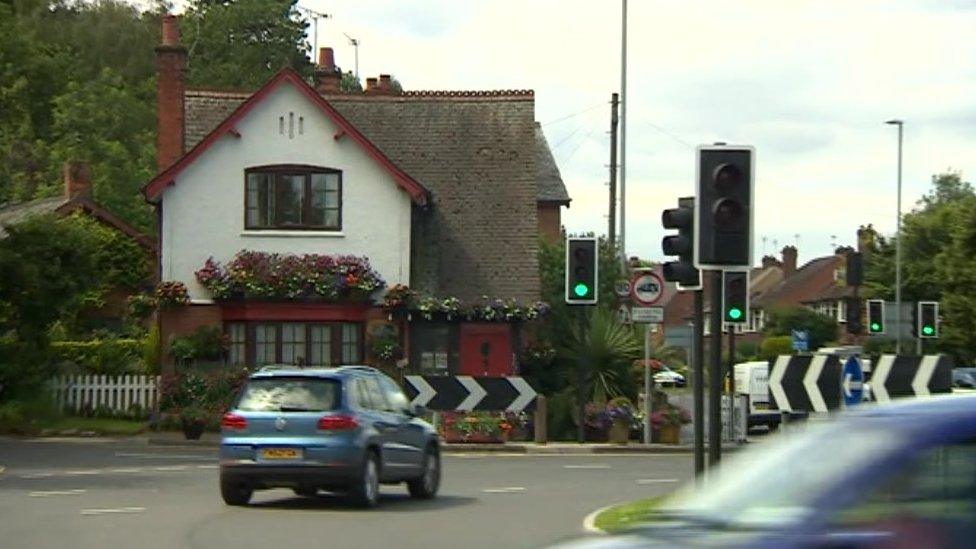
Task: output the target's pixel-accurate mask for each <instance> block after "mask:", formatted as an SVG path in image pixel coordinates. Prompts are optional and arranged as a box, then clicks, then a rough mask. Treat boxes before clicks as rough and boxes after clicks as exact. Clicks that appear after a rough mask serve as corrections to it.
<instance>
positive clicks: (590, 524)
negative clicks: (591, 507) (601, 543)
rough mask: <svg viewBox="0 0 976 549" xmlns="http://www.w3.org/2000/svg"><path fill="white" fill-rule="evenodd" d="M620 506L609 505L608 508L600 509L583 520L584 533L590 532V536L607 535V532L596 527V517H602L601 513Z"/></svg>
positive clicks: (615, 504)
mask: <svg viewBox="0 0 976 549" xmlns="http://www.w3.org/2000/svg"><path fill="white" fill-rule="evenodd" d="M617 505H620V504H619V503H614V504H613V505H607V506H606V507H600V508H599V509H597V510H596V511H593V512H592V513H590V514H589V515H586V518H584V519H583V531H585V532H589V533H590V534H601V535H606V533H607V532H606V531H605V530H603V529H601V528H597V527H596V517H598V516H600V513H602V512H604V511H606V510H607V509H610V508H611V507H616V506H617Z"/></svg>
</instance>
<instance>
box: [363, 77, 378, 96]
mask: <svg viewBox="0 0 976 549" xmlns="http://www.w3.org/2000/svg"><path fill="white" fill-rule="evenodd" d="M378 90H379V83H378V79H377V78H375V77H369V78H367V79H366V93H376V92H377V91H378Z"/></svg>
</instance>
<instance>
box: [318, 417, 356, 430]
mask: <svg viewBox="0 0 976 549" xmlns="http://www.w3.org/2000/svg"><path fill="white" fill-rule="evenodd" d="M317 427H318V430H319V431H352V430H353V429H356V428H358V427H359V422H358V421H356V418H354V417H353V416H323V417H321V418H319V423H318V425H317Z"/></svg>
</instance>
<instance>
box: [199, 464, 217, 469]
mask: <svg viewBox="0 0 976 549" xmlns="http://www.w3.org/2000/svg"><path fill="white" fill-rule="evenodd" d="M219 468H220V465H197V469H219Z"/></svg>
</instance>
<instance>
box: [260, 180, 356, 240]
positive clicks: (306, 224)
mask: <svg viewBox="0 0 976 549" xmlns="http://www.w3.org/2000/svg"><path fill="white" fill-rule="evenodd" d="M245 179H246V188H245V201H244V208H245V216H244V217H245V227H246V228H247V229H257V230H260V229H289V230H309V229H311V230H329V231H338V230H341V229H342V172H340V171H339V170H334V169H331V168H320V167H315V166H263V167H260V168H250V169H248V170H247V171H246V173H245Z"/></svg>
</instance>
